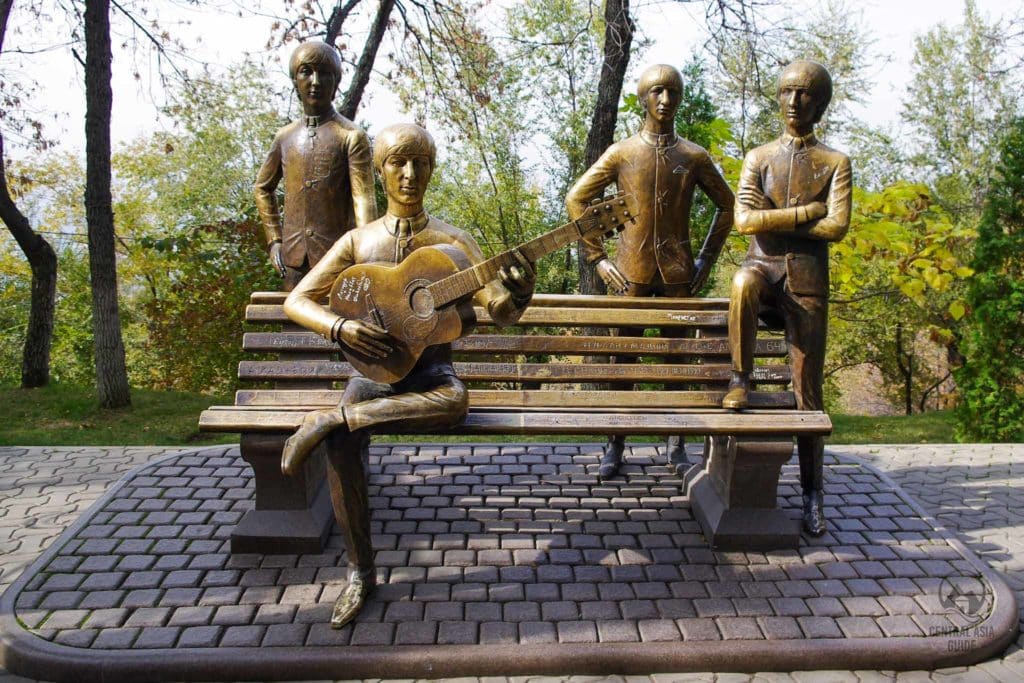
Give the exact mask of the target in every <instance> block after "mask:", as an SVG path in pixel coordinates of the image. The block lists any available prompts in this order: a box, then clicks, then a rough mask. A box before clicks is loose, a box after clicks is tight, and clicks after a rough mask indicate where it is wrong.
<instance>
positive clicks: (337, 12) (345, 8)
mask: <svg viewBox="0 0 1024 683" xmlns="http://www.w3.org/2000/svg"><path fill="white" fill-rule="evenodd" d="M359 2H360V0H348V2H346V3H345V4H344V5H342V4H341V2H340V0H339V2H338V3H337V4H336V5H335V6H334V9H333V10H331V16H330V17H329V18H328V19H327V29H326V31H325V32H324V42H325V43H327V44H328V45H334V43H335V41H336V40H338V34H340V33H341V25H342V24H343V23H345V19H347V18H348V15H349V14H350V13H351V12H352V10H353V9H354V8H355V6H356V5H358V4H359ZM392 4H394V3H392Z"/></svg>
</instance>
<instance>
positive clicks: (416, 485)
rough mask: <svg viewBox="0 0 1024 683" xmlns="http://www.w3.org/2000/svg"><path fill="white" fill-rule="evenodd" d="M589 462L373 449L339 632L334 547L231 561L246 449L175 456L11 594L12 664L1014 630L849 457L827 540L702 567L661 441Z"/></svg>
mask: <svg viewBox="0 0 1024 683" xmlns="http://www.w3.org/2000/svg"><path fill="white" fill-rule="evenodd" d="M595 452H596V447H593V446H589V447H588V446H577V445H564V446H563V445H550V446H540V445H538V446H534V445H530V446H501V447H499V446H496V445H483V446H449V447H441V446H396V447H390V448H388V447H374V448H373V449H372V452H371V472H372V478H371V495H372V504H373V506H374V508H375V512H374V518H375V521H374V534H375V539H374V542H375V547H376V548H377V550H378V553H377V562H378V566H379V568H380V569H379V573H378V579H379V582H380V584H381V586H380V587H379V589H378V591H377V593H376V595H375V596H374V598H373V599H372V600H371V602H370V603H369V604H368V605H367V607H366V608H365V609H364V611H363V613H362V614H361V615H360V617H359V618H358V619H357V621H356V622H355V623H354V624H353V625H350V626H348V627H346V628H345V629H342V630H340V631H333V630H331V629H330V628H329V627H328V626H327V624H326V621H327V619H328V618H329V614H330V608H331V604H332V603H333V600H334V598H335V597H336V596H337V594H338V592H339V591H340V589H341V587H342V585H343V578H344V570H343V569H342V568H343V567H344V563H345V562H344V559H345V558H344V553H343V551H342V547H341V543H340V540H339V539H338V537H337V536H336V535H335V536H333V537H332V539H331V542H330V546H329V548H328V552H326V553H324V554H321V555H302V556H260V555H234V556H231V555H230V554H229V553H228V550H227V544H228V541H227V539H228V536H229V534H230V530H231V526H232V525H233V524H234V523H235V521H237V519H238V518H239V517H240V516H241V514H242V513H243V512H244V511H245V510H246V509H248V507H249V506H251V504H252V488H251V480H250V474H249V470H248V468H247V467H246V465H245V464H244V463H243V462H242V461H241V460H240V458H239V457H238V455H237V449H225V448H219V449H206V450H204V451H202V452H199V453H185V454H175V455H170V456H168V457H165V458H163V459H160V460H158V461H157V462H154V463H152V464H150V465H148V466H146V467H145V468H143V469H142V470H140V471H136V472H134V473H133V475H132V476H131V477H130V478H129V479H128V480H127V481H124V482H122V483H121V484H120V485H119V486H117V487H116V488H115V489H113V490H112V491H111V492H110V493H109V494H108V495H107V496H106V497H105V498H104V499H102V500H101V501H100V502H99V503H98V504H97V506H95V507H94V508H92V509H91V510H90V512H89V513H88V514H87V515H85V516H83V517H82V518H80V519H79V521H78V522H77V523H76V524H75V525H74V526H73V527H72V528H71V529H69V530H68V531H67V532H66V533H65V534H63V535H62V536H61V537H60V538H59V539H58V540H57V541H56V542H55V543H54V544H53V546H52V547H51V548H50V549H49V550H48V551H47V552H46V553H45V554H44V555H43V557H42V558H40V561H39V562H37V563H36V564H35V565H34V566H33V567H32V568H31V569H30V570H29V571H28V572H26V574H24V575H23V576H22V577H21V579H19V581H18V582H17V583H16V584H15V585H14V586H13V587H12V588H11V589H10V590H9V591H8V592H7V593H6V594H5V596H4V601H3V606H4V610H5V611H6V612H8V614H6V615H5V618H6V619H7V621H6V623H5V624H4V628H5V630H6V631H7V637H8V638H9V639H10V641H9V642H8V643H5V647H6V651H5V657H6V659H5V661H6V662H7V666H8V667H9V668H15V669H17V670H20V671H22V672H25V673H29V674H31V675H45V676H48V677H53V678H58V679H59V678H63V679H64V680H88V677H89V676H92V677H93V678H94V679H95V680H99V677H100V676H104V675H105V676H110V675H112V674H116V675H117V676H118V678H117V680H128V679H129V678H130V677H136V678H137V679H138V680H152V679H154V678H158V677H162V678H164V679H169V680H176V679H186V678H188V679H190V680H192V679H195V678H196V677H197V676H198V677H199V678H201V679H211V678H217V679H222V680H230V679H236V680H237V679H238V678H260V679H266V678H268V677H271V678H279V679H282V680H283V679H287V678H310V677H317V676H328V675H330V673H333V672H337V671H342V670H344V671H346V675H349V676H381V675H385V676H418V677H429V676H436V675H453V674H465V675H470V674H471V675H487V674H509V673H515V672H518V673H523V674H529V673H541V672H544V673H564V674H568V673H587V672H592V673H620V674H628V673H651V672H655V671H675V672H679V671H708V670H733V671H737V670H739V671H743V670H745V671H757V670H767V669H773V668H774V669H779V670H791V669H797V668H817V667H819V666H820V665H821V664H827V667H828V668H830V669H835V668H874V669H892V668H924V667H926V666H927V667H929V668H932V667H940V666H943V665H947V664H953V663H963V662H965V661H976V660H978V659H983V658H985V657H986V656H990V655H991V654H994V653H996V652H997V651H999V650H1001V649H1002V648H1004V647H1005V645H1006V644H1007V643H1008V639H1009V638H1010V637H1011V636H1012V633H1013V631H1015V629H1016V622H1017V613H1016V606H1015V604H1014V600H1013V595H1012V593H1010V591H1009V590H1008V589H1007V588H1006V586H1005V584H1003V583H1002V582H1001V581H1000V580H999V579H998V578H997V577H995V576H994V574H993V573H992V572H991V570H989V569H988V568H987V567H986V566H985V565H983V564H982V563H981V562H979V561H978V560H977V558H976V557H974V556H973V555H972V554H971V553H970V552H969V551H967V550H966V549H965V548H964V547H963V546H962V545H961V544H960V543H959V542H958V541H956V540H950V539H949V538H948V537H947V535H945V534H943V533H942V532H940V531H939V530H937V529H935V528H934V526H933V524H932V523H931V521H930V520H929V519H928V518H927V517H925V516H923V515H922V514H921V511H920V510H919V509H918V508H916V507H915V505H914V504H913V503H912V501H910V500H909V499H908V498H907V497H906V496H905V494H903V493H902V491H900V490H899V489H898V488H896V487H894V486H893V485H892V483H891V481H889V480H888V479H887V478H886V477H884V476H883V475H880V474H879V473H878V472H877V471H876V470H874V469H873V468H872V467H869V466H867V465H865V464H864V463H863V462H861V461H859V460H855V459H851V458H848V457H844V456H835V455H832V456H830V459H829V461H828V464H827V469H828V471H827V473H826V481H827V482H828V484H827V489H826V490H827V496H826V505H828V506H829V507H830V508H831V509H830V510H829V516H830V520H832V521H830V525H829V527H830V528H829V533H827V534H826V535H825V536H824V537H823V538H821V539H808V538H805V539H804V542H803V544H802V546H801V549H800V550H799V551H784V552H775V553H715V552H712V551H710V550H709V549H707V548H706V546H705V545H704V541H703V538H702V537H701V535H700V530H699V526H698V525H697V523H696V522H695V521H694V520H693V518H692V516H691V515H690V511H689V509H688V507H687V505H686V501H685V499H684V498H682V497H681V496H680V495H679V480H678V478H677V477H675V476H674V475H671V474H670V473H669V469H668V468H667V467H666V466H665V465H664V464H662V463H663V460H662V458H660V457H657V453H656V449H655V448H654V447H653V446H638V447H634V448H633V449H632V450H631V452H630V453H629V454H628V456H627V467H625V468H624V471H623V473H624V476H623V477H621V478H619V479H618V480H616V481H613V482H603V483H599V482H598V481H597V478H596V458H595V456H594V453H595ZM783 474H784V476H783V484H782V487H781V490H780V494H781V495H782V497H783V498H784V499H785V500H783V501H780V502H781V503H782V504H784V505H785V506H788V507H789V508H790V509H791V510H792V511H793V513H794V514H796V506H797V505H798V503H799V496H798V492H797V490H796V488H795V484H796V472H795V468H792V467H788V468H786V470H784V473H783ZM14 619H16V620H17V621H16V622H15V621H14ZM526 646H528V649H527V647H526ZM203 666H206V667H210V668H208V669H206V670H205V671H203V670H201V669H200V668H197V667H203ZM112 667H115V668H112ZM116 667H121V668H116ZM327 672H330V673H327ZM62 673H64V674H66V675H63V676H62V675H60V674H62ZM200 673H202V674H203V675H200ZM69 676H70V677H69Z"/></svg>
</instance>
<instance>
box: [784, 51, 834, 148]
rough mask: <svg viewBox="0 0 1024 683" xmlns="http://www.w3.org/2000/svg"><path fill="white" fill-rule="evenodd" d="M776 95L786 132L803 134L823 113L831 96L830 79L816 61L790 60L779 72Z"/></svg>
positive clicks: (810, 128)
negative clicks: (790, 62)
mask: <svg viewBox="0 0 1024 683" xmlns="http://www.w3.org/2000/svg"><path fill="white" fill-rule="evenodd" d="M777 97H778V102H779V114H780V115H781V116H782V120H783V121H784V122H785V124H786V132H788V133H789V134H790V135H792V136H794V137H803V136H804V135H808V134H809V133H811V132H813V131H814V124H816V123H817V122H818V121H820V120H821V117H822V115H823V114H824V113H825V108H826V107H827V106H828V103H829V101H830V100H831V99H832V79H831V77H830V76H829V73H828V71H826V70H825V67H823V66H822V65H820V64H818V63H816V62H809V61H803V60H801V61H797V62H793V63H792V64H790V65H789V66H787V67H786V68H785V69H784V70H783V72H782V74H781V75H780V76H779V90H778V93H777Z"/></svg>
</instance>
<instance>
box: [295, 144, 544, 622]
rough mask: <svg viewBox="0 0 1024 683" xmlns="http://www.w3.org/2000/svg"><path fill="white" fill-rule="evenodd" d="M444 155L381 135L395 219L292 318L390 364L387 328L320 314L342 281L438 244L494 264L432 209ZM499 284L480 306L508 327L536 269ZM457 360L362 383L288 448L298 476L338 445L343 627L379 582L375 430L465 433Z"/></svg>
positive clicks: (314, 273)
mask: <svg viewBox="0 0 1024 683" xmlns="http://www.w3.org/2000/svg"><path fill="white" fill-rule="evenodd" d="M435 156H436V149H435V146H434V140H433V139H432V138H431V136H430V134H429V133H427V131H425V130H423V129H422V128H420V127H419V126H416V125H412V124H400V125H396V126H391V127H389V128H386V129H384V130H383V131H381V133H380V135H378V136H377V139H376V143H375V145H374V153H373V164H374V167H375V168H376V169H377V172H378V173H379V174H380V176H381V178H382V179H383V183H384V190H385V192H386V193H387V198H388V207H387V214H386V215H385V216H384V217H382V218H380V219H378V220H375V221H373V222H371V223H368V224H367V225H365V226H363V227H360V228H356V229H355V230H352V231H350V232H347V233H345V235H343V236H342V238H341V239H340V240H338V242H337V243H335V245H334V246H333V247H331V249H330V251H328V252H327V254H326V255H325V256H324V257H323V258H322V259H321V260H320V262H319V263H317V264H316V265H315V266H313V268H312V269H311V270H310V271H309V274H308V275H306V277H304V278H303V279H302V280H301V282H299V283H298V285H297V286H296V287H295V289H294V290H293V291H292V292H291V294H289V296H288V298H287V299H286V300H285V304H284V310H285V313H287V314H288V317H290V318H291V319H292V320H294V321H295V322H296V323H298V324H300V325H302V326H304V327H306V328H308V329H310V330H313V331H314V332H317V333H319V334H321V335H323V336H324V337H326V338H328V339H330V340H332V341H335V342H338V343H340V344H341V345H342V346H344V347H348V348H349V349H353V350H356V351H358V352H359V353H361V354H362V355H364V356H371V357H377V358H380V359H385V358H387V356H388V354H389V353H391V351H392V349H393V340H392V339H391V337H389V335H388V334H387V332H386V331H385V330H384V329H382V328H381V327H379V326H378V325H375V324H373V323H367V322H363V321H360V320H354V319H349V320H347V319H345V318H342V317H341V316H338V315H337V314H335V313H332V312H331V311H330V310H328V309H326V308H324V307H322V306H321V305H320V303H319V302H320V301H322V300H323V299H324V298H325V297H326V296H327V294H328V292H330V291H331V288H332V286H333V285H334V284H335V281H336V280H337V278H338V275H339V274H340V273H341V272H342V271H344V270H345V269H346V268H348V267H349V266H352V265H355V264H362V263H392V264H394V263H399V262H400V261H402V260H403V259H404V258H406V257H407V256H408V255H409V253H410V252H413V251H414V250H416V249H418V248H420V247H425V246H431V245H451V246H453V247H456V248H458V249H460V250H461V251H462V252H464V253H465V255H466V256H467V257H468V258H469V260H470V261H472V262H474V263H480V262H482V261H483V260H484V258H483V254H482V252H481V251H480V248H479V247H478V246H477V244H476V242H475V241H474V240H473V238H472V237H470V236H469V235H468V234H467V233H465V232H463V231H462V230H459V229H458V228H454V227H452V226H450V225H448V224H447V223H445V222H443V221H441V220H438V219H437V218H434V217H432V216H428V215H427V214H426V212H425V211H424V210H423V195H424V193H425V192H426V189H427V183H428V182H429V181H430V175H431V173H432V172H433V169H434V160H435ZM498 277H499V279H500V283H499V282H498V281H491V282H489V283H488V284H487V285H486V286H485V287H484V288H483V289H480V290H479V291H477V292H476V294H475V296H474V301H475V302H476V303H477V304H478V305H480V306H484V307H486V308H487V310H488V311H489V313H490V315H491V316H492V318H493V319H494V321H495V322H497V323H498V324H499V325H503V326H504V325H511V324H514V323H515V322H516V321H517V320H518V319H519V317H520V316H521V315H522V312H523V310H524V309H525V308H526V306H527V305H528V304H529V302H530V299H531V298H532V296H533V286H534V282H535V275H534V270H533V265H532V264H531V263H530V262H529V261H528V260H526V259H525V258H522V257H520V259H519V265H517V266H511V267H509V268H502V269H500V270H499V271H498ZM451 358H452V352H451V345H450V344H438V345H435V346H430V347H428V348H427V349H426V351H425V352H424V353H423V355H422V356H421V357H420V358H419V360H418V361H417V362H416V364H415V366H414V367H413V369H412V370H411V371H410V372H409V374H408V375H406V376H405V377H403V378H402V379H400V380H399V381H397V382H395V383H393V384H385V383H381V382H374V381H371V380H369V379H367V378H366V377H362V376H359V375H356V376H353V377H352V378H351V379H349V381H348V384H347V385H346V387H345V393H344V395H343V396H342V399H341V403H340V405H339V406H338V407H337V408H332V409H328V410H317V411H313V412H310V413H308V414H307V415H306V417H305V418H304V419H303V421H302V425H301V426H300V427H299V429H298V431H296V433H295V434H294V435H293V436H291V437H290V438H289V439H288V441H287V442H285V447H284V451H283V452H282V454H281V469H282V470H283V471H284V473H285V474H291V473H293V472H295V471H297V470H298V467H299V465H300V464H301V462H302V460H303V459H304V458H306V456H307V455H308V454H309V453H310V451H312V450H313V448H314V447H316V445H317V444H318V443H319V442H320V441H322V440H323V439H324V438H325V437H328V435H329V436H330V443H329V448H328V453H327V457H328V461H329V462H330V465H331V466H330V467H329V468H328V477H329V480H330V484H331V494H332V495H331V497H332V500H333V502H334V509H335V515H336V516H337V519H338V524H339V526H340V527H341V529H342V533H343V534H344V537H345V543H346V546H347V548H348V562H349V583H348V586H347V587H346V588H345V590H344V591H343V592H342V594H341V596H340V597H339V598H338V600H337V602H336V603H335V605H334V613H333V615H332V616H331V625H332V626H334V627H335V628H341V627H342V626H344V625H345V624H347V623H348V622H349V621H351V620H352V619H353V618H354V617H355V616H356V614H357V613H358V612H359V610H360V609H361V607H362V605H363V602H364V601H365V600H366V597H367V596H368V595H369V593H370V591H371V590H372V589H373V587H374V585H375V582H376V575H375V570H374V563H373V545H372V542H371V538H370V508H369V502H368V493H367V481H366V464H365V460H366V457H367V451H368V447H369V442H370V433H371V431H372V429H373V427H375V426H385V425H394V424H398V423H401V424H402V426H403V427H407V428H409V429H415V428H418V427H422V428H425V429H429V430H430V431H433V430H436V429H439V428H443V427H445V426H454V425H456V424H458V422H459V421H460V420H461V419H462V418H463V417H464V416H465V414H466V410H467V401H468V398H467V393H466V387H465V385H464V384H463V383H462V382H461V381H460V380H459V378H458V377H456V376H455V370H454V369H453V367H452V361H451Z"/></svg>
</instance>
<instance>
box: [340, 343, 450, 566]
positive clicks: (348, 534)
mask: <svg viewBox="0 0 1024 683" xmlns="http://www.w3.org/2000/svg"><path fill="white" fill-rule="evenodd" d="M418 370H419V371H417V369H414V370H413V373H411V374H410V375H408V376H406V377H405V378H404V379H402V380H401V381H399V382H397V383H395V384H382V383H380V382H374V381H372V380H369V379H367V378H365V377H362V376H354V377H352V378H351V379H349V381H348V384H347V385H346V387H345V393H344V394H343V396H342V399H341V403H340V404H339V406H338V408H339V410H342V411H343V412H344V414H345V421H346V423H347V428H341V429H336V430H335V431H334V432H332V433H331V434H330V436H328V437H327V460H328V462H329V463H330V467H329V468H328V470H327V477H328V483H329V484H330V490H331V501H332V503H333V504H334V514H335V517H336V518H337V520H338V526H339V528H340V529H341V533H342V536H343V538H344V539H345V546H346V548H347V550H348V565H349V570H350V572H352V571H355V572H359V573H360V574H362V575H363V576H364V577H365V576H366V575H368V574H371V573H372V572H373V571H374V560H373V541H372V537H371V534H370V499H369V498H370V497H369V487H368V483H369V478H368V459H369V446H370V437H371V435H372V432H373V429H374V428H375V427H385V426H397V425H400V426H401V427H402V428H407V429H410V430H414V429H417V428H420V427H423V428H430V429H431V430H433V429H437V428H438V427H454V426H455V425H457V424H458V423H459V422H460V421H461V420H462V418H463V417H465V415H466V411H467V410H468V407H469V398H468V394H467V392H466V386H465V385H464V384H463V383H462V381H461V380H460V379H459V378H458V377H456V376H455V371H454V369H453V368H452V366H451V364H450V363H444V364H439V365H433V366H428V367H426V368H423V369H418Z"/></svg>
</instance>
